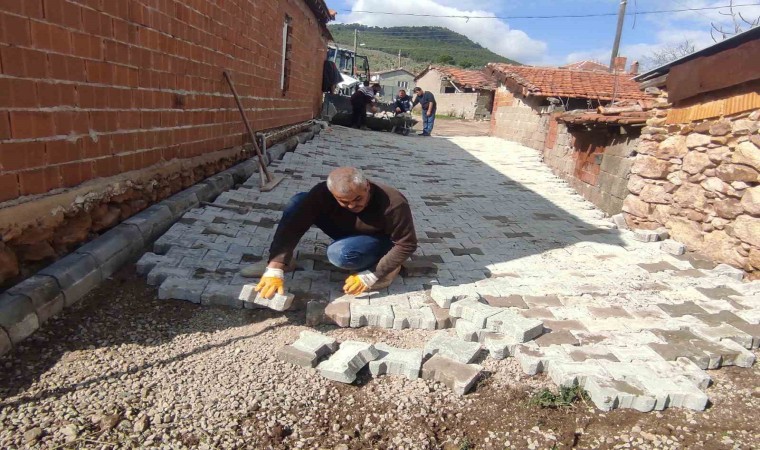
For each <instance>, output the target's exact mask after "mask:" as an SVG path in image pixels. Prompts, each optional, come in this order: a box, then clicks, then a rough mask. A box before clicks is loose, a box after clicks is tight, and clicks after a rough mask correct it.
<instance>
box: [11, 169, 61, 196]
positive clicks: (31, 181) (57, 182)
mask: <svg viewBox="0 0 760 450" xmlns="http://www.w3.org/2000/svg"><path fill="white" fill-rule="evenodd" d="M18 181H19V188H20V190H21V195H34V194H44V193H46V192H49V191H52V190H53V189H58V188H60V187H61V186H62V184H61V171H60V169H59V168H58V166H55V167H45V168H43V169H35V170H30V171H26V172H19V174H18Z"/></svg>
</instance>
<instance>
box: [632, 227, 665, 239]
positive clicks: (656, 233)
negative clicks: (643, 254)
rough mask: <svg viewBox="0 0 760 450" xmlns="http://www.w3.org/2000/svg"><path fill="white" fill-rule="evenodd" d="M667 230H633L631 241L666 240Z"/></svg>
mask: <svg viewBox="0 0 760 450" xmlns="http://www.w3.org/2000/svg"><path fill="white" fill-rule="evenodd" d="M668 236H669V234H668V230H666V229H664V228H658V229H657V230H634V231H633V239H635V240H637V241H641V242H657V241H662V240H665V239H667V238H668Z"/></svg>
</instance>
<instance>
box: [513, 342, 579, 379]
mask: <svg viewBox="0 0 760 450" xmlns="http://www.w3.org/2000/svg"><path fill="white" fill-rule="evenodd" d="M515 359H517V362H519V363H520V367H521V368H522V370H523V372H524V373H525V374H526V375H535V374H537V373H541V372H544V371H547V370H549V367H550V366H551V364H552V363H553V362H556V361H570V357H569V356H568V354H567V353H566V352H565V350H564V349H563V348H562V347H561V346H559V345H555V346H552V347H545V348H539V347H537V346H529V345H525V344H522V345H518V346H517V347H516V348H515Z"/></svg>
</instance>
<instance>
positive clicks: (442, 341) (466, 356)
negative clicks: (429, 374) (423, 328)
mask: <svg viewBox="0 0 760 450" xmlns="http://www.w3.org/2000/svg"><path fill="white" fill-rule="evenodd" d="M479 352H480V344H478V343H475V342H465V341H462V340H461V339H458V338H456V337H454V336H450V335H449V334H448V333H447V332H445V331H439V332H437V333H436V334H435V335H434V336H433V338H432V339H430V340H429V341H428V342H427V344H425V351H424V356H425V357H428V356H429V355H436V354H440V355H442V356H445V357H447V358H451V359H453V360H455V361H459V362H461V363H463V364H468V363H471V362H472V361H473V360H474V359H475V357H476V356H477V355H478V353H479Z"/></svg>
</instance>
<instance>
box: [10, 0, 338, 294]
mask: <svg viewBox="0 0 760 450" xmlns="http://www.w3.org/2000/svg"><path fill="white" fill-rule="evenodd" d="M286 16H289V17H290V18H291V27H292V30H291V31H292V36H291V46H290V57H289V60H290V68H289V69H290V70H289V79H288V83H287V86H288V89H287V91H286V92H284V93H283V91H282V89H281V82H280V75H281V70H282V27H283V22H284V21H285V18H286ZM326 45H327V41H326V38H325V34H324V29H323V26H322V25H320V23H319V21H318V19H317V17H316V16H315V15H314V13H313V12H312V10H311V9H309V7H308V6H307V5H306V3H305V2H304V1H303V0H288V1H280V0H239V1H235V2H232V1H230V2H213V1H208V0H2V1H0V236H1V237H2V240H0V284H2V282H3V280H6V279H10V278H9V277H13V276H15V275H16V274H18V273H19V266H21V269H20V270H21V274H22V275H23V273H24V266H25V264H31V263H35V262H40V263H43V262H46V261H47V262H49V261H50V260H52V259H55V258H56V257H58V256H61V255H63V254H65V253H66V252H67V251H70V250H71V248H72V247H74V246H76V245H78V244H79V243H81V242H82V241H84V240H86V239H88V238H90V237H92V236H93V234H97V233H100V232H101V231H102V230H105V229H107V228H109V227H111V226H113V225H114V224H116V223H118V222H119V221H120V220H124V219H125V218H127V217H129V216H130V215H132V214H134V213H135V212H137V211H139V210H141V209H143V208H145V207H147V206H148V205H149V204H151V203H153V202H155V201H158V200H160V199H162V198H165V197H167V196H169V195H171V194H172V193H174V192H177V191H179V190H181V189H182V188H184V187H188V186H190V185H192V184H193V183H195V182H197V181H199V180H200V179H203V178H205V177H208V176H210V175H212V174H214V173H216V172H218V171H220V170H224V169H225V168H227V167H229V166H230V165H232V164H234V163H235V162H237V161H240V160H241V159H244V158H247V157H249V154H248V153H247V152H246V151H244V150H243V148H242V147H241V146H242V144H244V143H245V142H246V141H247V139H246V136H245V135H244V128H243V126H242V122H241V120H240V116H239V112H238V111H237V109H236V106H235V103H234V100H233V98H232V96H231V95H230V93H229V88H228V86H227V84H226V82H225V81H224V78H223V76H222V71H223V70H228V71H229V72H230V73H231V74H232V78H233V80H234V82H235V84H236V87H237V90H238V93H239V94H240V95H241V97H242V99H243V104H244V107H245V108H246V110H247V115H248V118H249V120H250V121H251V123H252V126H253V128H254V129H255V130H264V129H272V128H277V127H280V126H285V125H289V124H294V123H298V122H303V121H306V120H309V119H311V118H313V117H315V116H316V115H317V114H318V113H319V108H320V103H321V92H320V90H321V89H320V88H321V78H322V61H323V60H324V56H325V51H326ZM82 199H84V201H82ZM29 270H31V269H29Z"/></svg>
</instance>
